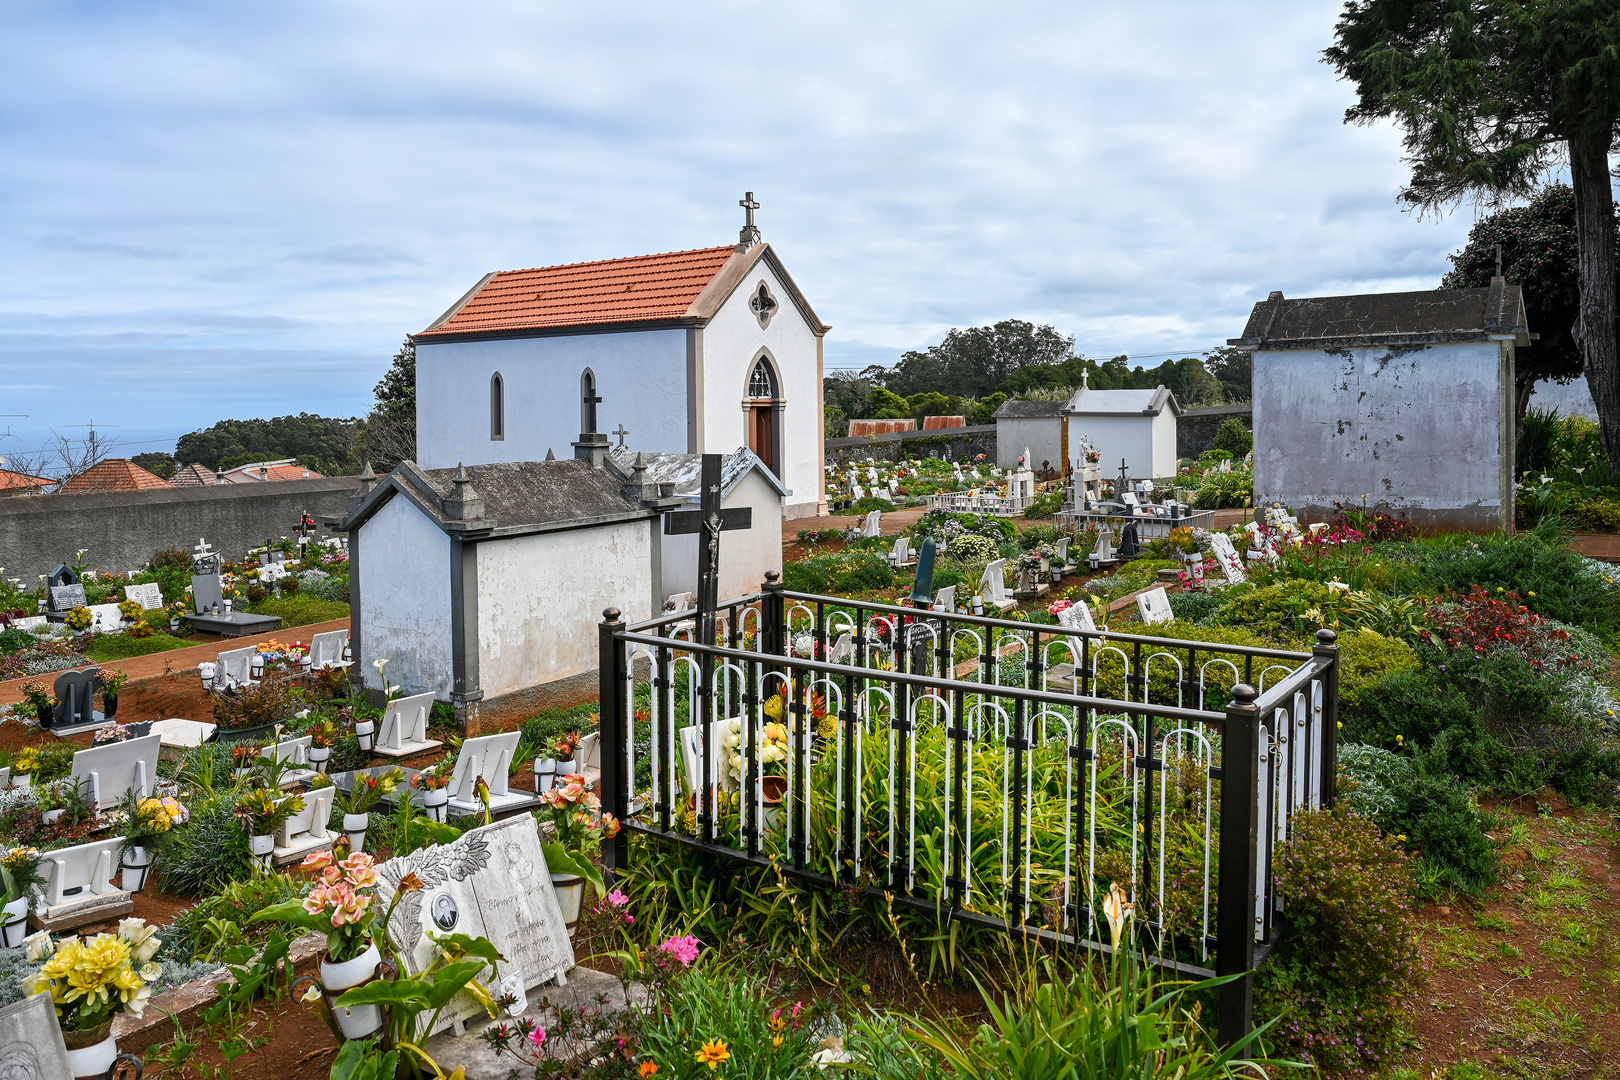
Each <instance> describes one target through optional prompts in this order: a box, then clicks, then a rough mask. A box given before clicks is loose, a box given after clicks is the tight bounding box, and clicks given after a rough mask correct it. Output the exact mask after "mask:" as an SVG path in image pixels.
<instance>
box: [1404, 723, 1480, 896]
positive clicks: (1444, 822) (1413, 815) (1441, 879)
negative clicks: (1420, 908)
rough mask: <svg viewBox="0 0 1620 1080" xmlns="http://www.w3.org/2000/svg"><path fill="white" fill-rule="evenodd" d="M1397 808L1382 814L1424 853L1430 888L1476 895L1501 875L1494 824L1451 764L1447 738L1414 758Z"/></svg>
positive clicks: (1415, 847) (1409, 841)
mask: <svg viewBox="0 0 1620 1080" xmlns="http://www.w3.org/2000/svg"><path fill="white" fill-rule="evenodd" d="M1392 794H1393V796H1394V804H1395V805H1394V810H1393V812H1391V813H1389V814H1386V815H1384V816H1382V817H1380V818H1379V819H1378V824H1379V826H1380V827H1382V828H1383V830H1384V831H1385V832H1388V833H1392V834H1394V835H1395V836H1397V837H1398V838H1404V839H1403V840H1402V842H1403V843H1405V844H1406V845H1407V846H1409V847H1411V848H1413V849H1415V850H1416V851H1418V852H1419V853H1421V854H1422V856H1423V861H1424V863H1425V867H1426V870H1427V872H1426V873H1425V875H1424V877H1425V880H1426V881H1428V882H1431V883H1432V885H1431V888H1434V887H1451V888H1455V889H1459V890H1461V891H1463V892H1465V893H1468V894H1470V895H1473V896H1478V895H1479V894H1480V893H1482V892H1484V890H1485V888H1486V886H1488V885H1491V884H1493V883H1494V882H1495V881H1496V880H1497V879H1498V878H1499V877H1500V876H1501V861H1500V859H1499V857H1498V855H1497V850H1496V847H1495V845H1493V844H1492V843H1491V841H1490V839H1489V838H1488V837H1486V835H1485V834H1486V832H1487V831H1489V830H1490V828H1491V827H1492V825H1493V824H1494V820H1493V819H1492V818H1491V816H1490V815H1489V814H1485V813H1482V812H1481V811H1480V809H1479V805H1478V804H1477V803H1476V802H1475V801H1474V799H1473V794H1472V792H1471V791H1470V790H1469V789H1468V788H1467V787H1466V786H1464V785H1462V784H1459V783H1458V782H1457V778H1456V777H1455V776H1453V775H1451V771H1450V768H1449V740H1448V739H1446V738H1445V737H1444V736H1441V737H1440V738H1439V739H1438V740H1436V742H1435V745H1434V748H1433V749H1431V750H1429V751H1428V752H1427V753H1425V754H1420V755H1417V756H1416V757H1415V758H1414V759H1413V770H1412V773H1411V776H1410V778H1409V780H1408V781H1407V782H1406V783H1404V784H1396V785H1395V786H1394V788H1393V789H1392Z"/></svg>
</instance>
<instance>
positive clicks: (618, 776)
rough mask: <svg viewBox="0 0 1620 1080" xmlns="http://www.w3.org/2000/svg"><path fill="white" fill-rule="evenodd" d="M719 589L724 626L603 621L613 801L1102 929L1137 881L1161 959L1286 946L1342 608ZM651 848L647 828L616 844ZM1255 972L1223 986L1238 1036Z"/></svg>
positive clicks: (1250, 961) (667, 826)
mask: <svg viewBox="0 0 1620 1080" xmlns="http://www.w3.org/2000/svg"><path fill="white" fill-rule="evenodd" d="M770 576H771V578H772V579H774V578H775V576H776V575H774V574H772V575H770ZM718 611H719V613H718V619H717V622H718V624H719V629H718V632H717V634H716V641H717V643H718V644H716V645H715V646H712V647H706V646H703V645H701V644H698V643H696V642H695V641H693V640H692V637H693V634H692V623H691V613H689V612H688V613H684V614H674V615H666V616H662V617H660V618H656V619H652V620H648V621H646V622H642V623H637V624H635V625H632V626H626V625H625V624H624V623H623V622H621V621H619V617H618V611H617V610H616V609H609V611H608V612H607V613H606V615H607V618H606V620H605V621H604V622H603V623H602V624H601V668H600V671H601V686H602V709H601V730H602V762H603V774H602V794H603V804H604V808H605V809H606V810H607V811H608V812H610V813H613V814H615V815H616V816H617V817H618V818H619V819H620V820H621V821H623V822H624V823H625V825H626V829H627V830H634V831H637V832H641V833H646V834H649V835H653V836H658V837H662V838H665V839H667V840H670V841H674V842H677V843H682V844H688V845H693V846H696V847H700V848H703V849H705V850H707V851H710V852H714V853H718V854H722V855H724V856H726V857H729V858H733V859H737V860H740V861H744V862H749V863H753V864H756V865H767V864H769V863H770V862H771V861H773V860H774V861H776V863H777V864H778V865H779V866H780V867H781V868H782V869H783V871H784V872H786V873H788V874H789V875H792V876H795V877H797V878H799V879H801V880H805V881H809V882H813V883H818V884H820V885H823V886H825V887H829V888H843V889H848V888H851V887H853V888H863V889H866V890H868V891H871V892H874V893H885V894H888V895H890V896H891V897H892V898H893V901H894V902H895V903H896V904H901V905H906V906H910V907H912V908H914V909H917V910H921V911H924V912H928V913H931V914H933V915H934V916H935V917H936V918H938V919H940V920H941V921H947V920H951V919H958V920H962V921H965V922H969V923H973V924H976V925H982V926H990V927H995V928H1000V929H1004V930H1007V931H1010V932H1023V933H1029V934H1034V935H1038V936H1040V937H1043V938H1045V939H1047V940H1049V941H1054V942H1056V943H1058V944H1060V945H1067V946H1072V947H1080V948H1091V949H1096V950H1104V949H1106V948H1107V945H1106V941H1107V938H1108V931H1107V927H1106V925H1105V924H1103V923H1102V922H1101V920H1100V919H1099V918H1098V917H1097V915H1096V913H1095V912H1094V911H1093V899H1094V898H1095V897H1097V896H1099V895H1101V894H1104V893H1106V892H1107V890H1108V888H1109V885H1110V884H1111V883H1114V882H1117V883H1119V884H1120V885H1121V887H1123V888H1125V889H1126V891H1127V892H1128V893H1129V894H1130V899H1131V900H1132V901H1133V902H1134V903H1136V905H1137V913H1138V916H1139V918H1138V926H1139V928H1140V932H1141V933H1142V934H1143V935H1144V938H1143V939H1142V940H1141V941H1140V942H1139V944H1140V945H1141V946H1142V947H1144V948H1145V949H1146V950H1147V951H1148V953H1149V954H1150V955H1149V959H1150V961H1151V962H1153V963H1155V964H1158V965H1160V966H1162V967H1165V968H1167V969H1169V970H1172V971H1174V972H1177V973H1180V974H1182V975H1187V976H1194V977H1204V976H1207V975H1210V974H1215V973H1218V974H1222V975H1226V974H1239V973H1244V972H1249V971H1252V970H1253V968H1254V966H1255V964H1256V962H1257V960H1260V959H1263V958H1264V956H1265V955H1266V953H1268V952H1269V951H1270V948H1271V946H1272V945H1273V944H1275V942H1276V940H1277V937H1278V934H1279V933H1280V930H1281V919H1282V916H1283V912H1284V897H1283V896H1282V895H1281V893H1280V891H1279V890H1278V888H1277V886H1276V871H1277V862H1278V860H1279V859H1280V858H1281V854H1282V851H1281V849H1282V846H1283V845H1284V844H1286V842H1287V840H1288V835H1289V829H1290V825H1291V820H1292V818H1293V816H1294V814H1296V813H1298V812H1299V811H1301V810H1305V809H1312V808H1315V807H1318V806H1320V805H1323V804H1331V802H1332V801H1333V788H1334V784H1333V777H1334V774H1335V769H1336V761H1335V757H1336V755H1335V746H1336V741H1335V735H1336V728H1337V720H1338V715H1337V712H1338V709H1337V697H1338V649H1337V646H1336V645H1335V644H1334V641H1335V639H1334V635H1333V633H1332V632H1331V631H1322V632H1321V633H1320V634H1319V635H1318V642H1317V645H1316V647H1315V648H1314V650H1313V651H1312V652H1309V653H1300V652H1289V651H1284V650H1277V649H1264V648H1251V647H1245V646H1236V645H1225V644H1220V643H1215V642H1200V641H1181V640H1175V639H1170V638H1159V637H1152V636H1146V635H1131V634H1116V633H1108V632H1106V631H1103V632H1090V631H1081V630H1071V629H1068V628H1065V627H1060V626H1050V625H1039V624H1033V623H1028V622H1020V621H1016V620H1004V619H990V618H982V617H975V616H971V615H962V614H954V613H946V612H936V611H928V612H923V611H918V610H914V609H910V608H901V607H893V606H889V605H883V604H870V603H858V602H854V601H849V600H845V599H842V598H838V597H827V596H815V595H810V594H803V593H794V592H788V591H786V590H785V589H784V588H782V586H781V585H780V584H779V583H778V582H776V581H775V580H770V581H767V583H766V586H765V588H764V591H762V592H760V593H755V594H752V595H749V596H744V597H738V598H736V599H734V600H729V601H725V602H723V603H722V604H721V605H720V608H719V609H718ZM1256 686H1258V687H1259V689H1258V690H1256V689H1255V687H1256ZM777 724H780V725H781V726H780V727H776V726H774V725H777ZM768 725H770V726H768ZM767 775H772V776H777V777H780V779H777V780H774V781H770V782H767V781H766V780H765V779H764V778H765V777H766V776H767ZM704 777H707V778H708V781H707V782H704V781H703V778H704ZM627 854H628V848H627V841H626V837H625V833H624V832H621V834H620V838H619V839H617V840H614V841H610V842H609V843H608V844H607V845H606V846H605V847H604V857H605V861H606V862H607V864H608V865H609V866H610V867H611V866H621V865H624V860H625V859H626V857H627ZM1250 989H1251V980H1250V979H1249V978H1247V977H1245V978H1241V979H1238V980H1236V981H1234V982H1232V983H1229V984H1227V985H1226V986H1224V987H1223V988H1222V992H1221V993H1222V998H1221V1008H1220V1011H1221V1017H1220V1031H1221V1037H1222V1040H1223V1042H1230V1041H1232V1040H1234V1039H1236V1038H1238V1037H1241V1035H1242V1034H1244V1033H1246V1032H1247V1031H1248V1029H1249V1023H1250V1017H1251V1010H1250Z"/></svg>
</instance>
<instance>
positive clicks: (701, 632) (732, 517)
mask: <svg viewBox="0 0 1620 1080" xmlns="http://www.w3.org/2000/svg"><path fill="white" fill-rule="evenodd" d="M702 475H703V481H702V484H703V486H702V502H701V504H700V507H701V508H700V509H697V510H677V511H675V512H674V513H672V514H670V515H669V516H668V517H667V518H665V519H664V535H665V536H679V535H683V534H686V533H697V534H698V535H699V537H700V539H699V540H698V595H697V602H698V603H697V607H698V643H699V644H702V645H713V644H714V611H715V608H716V607H718V606H719V603H720V534H721V533H723V532H732V531H734V530H736V529H749V528H752V527H753V524H754V511H753V508H752V507H748V506H738V507H733V508H731V509H730V510H722V509H721V508H720V455H719V454H704V455H703V474H702Z"/></svg>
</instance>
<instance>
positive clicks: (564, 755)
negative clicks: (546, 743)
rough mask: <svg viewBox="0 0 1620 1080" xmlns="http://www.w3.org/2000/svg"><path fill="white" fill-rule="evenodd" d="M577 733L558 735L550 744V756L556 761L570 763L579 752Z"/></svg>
mask: <svg viewBox="0 0 1620 1080" xmlns="http://www.w3.org/2000/svg"><path fill="white" fill-rule="evenodd" d="M579 738H580V736H579V732H577V731H570V732H566V733H565V734H562V735H559V736H557V738H556V741H555V742H553V743H552V744H551V756H552V757H554V758H556V759H557V760H558V761H571V760H572V759H573V757H574V755H575V754H577V753H578V752H579Z"/></svg>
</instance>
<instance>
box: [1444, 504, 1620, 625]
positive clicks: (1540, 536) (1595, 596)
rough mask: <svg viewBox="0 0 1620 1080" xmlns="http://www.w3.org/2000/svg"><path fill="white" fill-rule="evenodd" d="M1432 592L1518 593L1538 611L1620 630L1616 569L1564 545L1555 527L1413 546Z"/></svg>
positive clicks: (1575, 622) (1550, 615)
mask: <svg viewBox="0 0 1620 1080" xmlns="http://www.w3.org/2000/svg"><path fill="white" fill-rule="evenodd" d="M1412 557H1413V558H1414V560H1415V561H1416V563H1417V566H1418V572H1419V575H1420V578H1421V582H1422V584H1424V585H1427V586H1428V591H1430V592H1436V593H1438V592H1443V591H1445V590H1447V589H1453V590H1456V591H1457V592H1460V593H1466V592H1468V591H1469V590H1470V589H1471V588H1472V587H1473V586H1475V585H1481V586H1484V587H1485V588H1486V589H1487V590H1488V591H1492V592H1494V591H1495V590H1496V589H1497V588H1499V587H1500V588H1502V589H1505V590H1507V591H1510V592H1516V593H1518V594H1519V595H1520V596H1521V597H1523V598H1524V602H1525V604H1526V605H1527V606H1528V607H1529V608H1530V610H1531V611H1534V612H1535V613H1536V614H1538V615H1545V616H1548V617H1549V618H1553V619H1557V620H1559V621H1560V622H1566V623H1570V624H1572V625H1575V626H1581V627H1585V628H1586V629H1588V630H1592V631H1595V632H1597V633H1598V634H1600V635H1602V636H1604V637H1606V638H1611V639H1612V638H1613V637H1614V636H1615V634H1616V632H1617V631H1620V604H1617V603H1616V602H1615V600H1616V595H1615V593H1616V589H1615V582H1614V580H1613V579H1614V578H1615V575H1614V573H1613V572H1612V571H1611V570H1610V569H1608V568H1606V567H1604V566H1603V564H1601V563H1595V562H1593V561H1592V560H1590V559H1587V558H1585V557H1583V556H1580V555H1576V554H1575V553H1574V552H1571V551H1570V550H1569V549H1568V548H1566V547H1564V538H1563V537H1562V535H1560V534H1559V532H1558V531H1557V530H1556V529H1552V528H1547V527H1538V528H1537V529H1536V530H1535V531H1534V532H1521V533H1515V534H1514V535H1512V536H1504V535H1502V534H1500V533H1497V534H1493V535H1491V536H1465V535H1461V536H1445V537H1437V538H1435V539H1433V540H1425V541H1422V542H1421V543H1417V544H1414V545H1412Z"/></svg>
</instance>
